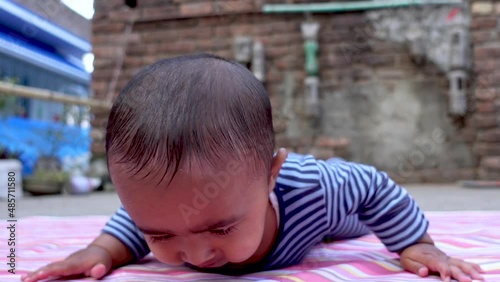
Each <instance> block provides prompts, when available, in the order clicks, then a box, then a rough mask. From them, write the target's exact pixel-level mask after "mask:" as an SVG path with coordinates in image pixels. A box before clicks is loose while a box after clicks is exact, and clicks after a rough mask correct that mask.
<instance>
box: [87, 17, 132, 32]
mask: <svg viewBox="0 0 500 282" xmlns="http://www.w3.org/2000/svg"><path fill="white" fill-rule="evenodd" d="M124 29H125V23H122V22H110V21H108V20H101V21H98V22H94V23H93V24H92V33H93V35H96V34H110V33H117V32H122V31H123V30H124Z"/></svg>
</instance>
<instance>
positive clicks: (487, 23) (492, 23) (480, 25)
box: [471, 17, 498, 30]
mask: <svg viewBox="0 0 500 282" xmlns="http://www.w3.org/2000/svg"><path fill="white" fill-rule="evenodd" d="M497 24H498V19H497V18H496V17H473V18H472V23H471V28H472V29H473V30H476V29H488V28H495V27H496V26H497Z"/></svg>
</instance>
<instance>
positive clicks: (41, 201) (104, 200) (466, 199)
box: [0, 184, 500, 219]
mask: <svg viewBox="0 0 500 282" xmlns="http://www.w3.org/2000/svg"><path fill="white" fill-rule="evenodd" d="M405 187H406V188H407V189H408V191H409V192H410V194H411V195H412V196H413V197H414V198H415V199H416V200H417V202H418V203H419V205H420V207H421V208H422V209H423V210H424V211H461V210H500V188H496V189H494V188H491V189H486V188H483V189H478V188H475V189H473V188H462V187H459V186H457V185H453V184H450V185H442V184H439V185H432V184H426V185H408V186H405ZM0 204H1V206H4V207H5V209H2V210H4V211H5V212H0V219H4V218H6V217H7V208H6V202H5V200H3V201H2V202H1V203H0ZM119 204H120V201H119V199H118V197H117V195H116V194H115V193H113V192H95V193H92V194H88V195H59V196H39V197H24V198H22V199H20V200H19V201H18V202H17V206H16V216H17V217H18V218H21V217H26V216H34V215H50V216H77V215H111V214H112V213H113V212H114V211H115V209H116V208H117V207H118V206H119Z"/></svg>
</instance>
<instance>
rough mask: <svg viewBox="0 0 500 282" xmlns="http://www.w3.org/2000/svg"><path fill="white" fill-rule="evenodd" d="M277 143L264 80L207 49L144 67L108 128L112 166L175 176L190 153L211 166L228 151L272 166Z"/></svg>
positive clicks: (126, 90) (260, 165)
mask: <svg viewBox="0 0 500 282" xmlns="http://www.w3.org/2000/svg"><path fill="white" fill-rule="evenodd" d="M274 146H275V144H274V130H273V123H272V113H271V103H270V100H269V95H268V93H267V92H266V90H265V88H264V86H263V85H262V83H261V82H260V81H259V80H258V79H257V78H255V76H254V75H253V74H252V73H251V72H250V71H249V70H248V69H246V68H245V67H243V66H242V65H240V64H238V63H236V62H233V61H230V60H227V59H224V58H221V57H218V56H215V55H210V54H193V55H185V56H180V57H175V58H169V59H163V60H161V61H158V62H156V63H154V64H152V65H149V66H147V67H145V68H144V69H143V70H141V71H140V72H139V73H138V74H137V75H135V76H134V77H133V78H132V80H131V81H130V82H129V83H128V84H127V85H126V86H125V88H124V89H123V90H122V91H121V93H120V94H119V96H118V97H117V99H116V101H115V103H114V105H113V107H112V109H111V113H110V115H109V119H108V125H107V133H106V156H107V160H108V163H109V164H112V163H121V164H126V167H127V168H130V171H131V172H132V173H134V174H136V173H138V172H139V171H142V170H143V169H145V168H147V169H148V171H147V175H149V174H150V173H153V172H154V173H158V172H159V173H163V177H162V179H164V178H165V177H166V176H167V175H168V178H169V179H170V180H171V179H172V178H173V177H174V176H175V175H176V173H177V172H178V170H179V168H180V166H181V165H182V164H183V163H184V162H185V161H189V162H190V161H191V158H192V157H194V158H195V159H197V160H201V161H205V162H208V163H209V164H210V165H212V166H213V167H216V166H217V165H220V164H221V162H222V161H223V160H227V159H228V157H229V158H231V159H233V160H239V161H243V162H246V163H249V164H251V165H252V166H254V167H255V168H256V169H257V170H258V171H259V172H260V171H261V169H266V170H267V171H269V168H270V165H271V160H272V157H273V151H274Z"/></svg>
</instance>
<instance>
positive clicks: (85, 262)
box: [21, 233, 133, 282]
mask: <svg viewBox="0 0 500 282" xmlns="http://www.w3.org/2000/svg"><path fill="white" fill-rule="evenodd" d="M132 258H133V256H132V253H131V252H130V250H129V249H128V248H127V247H126V246H125V245H124V244H123V243H122V242H121V241H120V240H118V239H116V238H115V237H113V236H111V235H109V234H105V233H104V234H101V235H100V236H99V237H97V238H96V239H95V240H94V241H93V242H92V243H90V244H89V245H88V246H87V248H85V249H83V250H80V251H77V252H75V253H73V254H71V255H70V256H68V257H67V258H66V259H64V260H62V261H57V262H53V263H51V264H49V265H47V266H44V267H42V268H40V269H37V270H36V271H33V272H31V273H28V274H27V275H25V276H23V277H22V278H21V280H22V281H23V282H33V281H38V280H43V279H46V278H51V277H60V276H70V275H79V274H83V275H85V276H91V277H94V278H96V279H99V278H101V277H103V276H104V275H106V273H108V272H109V271H110V270H111V269H112V268H115V267H118V266H120V265H124V264H127V263H129V262H131V261H132Z"/></svg>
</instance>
